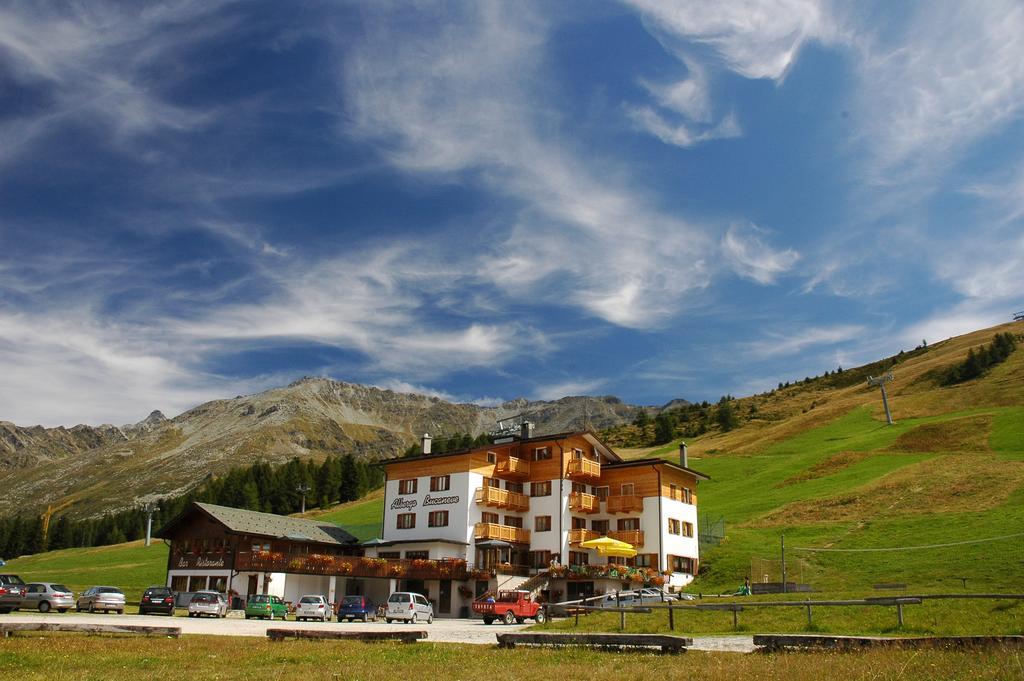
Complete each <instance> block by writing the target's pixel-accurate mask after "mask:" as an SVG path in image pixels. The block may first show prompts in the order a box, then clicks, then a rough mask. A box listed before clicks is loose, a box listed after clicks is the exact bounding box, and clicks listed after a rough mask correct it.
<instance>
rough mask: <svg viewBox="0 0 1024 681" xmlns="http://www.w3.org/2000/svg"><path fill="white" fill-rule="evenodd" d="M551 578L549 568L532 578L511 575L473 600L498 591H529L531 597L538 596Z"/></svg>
mask: <svg viewBox="0 0 1024 681" xmlns="http://www.w3.org/2000/svg"><path fill="white" fill-rule="evenodd" d="M549 579H551V574H550V573H549V572H548V571H547V570H544V571H543V572H538V573H537V574H535V575H534V576H533V577H530V578H525V577H518V576H516V577H509V578H508V579H506V580H505V581H504V582H502V583H501V584H499V585H498V587H497V588H496V589H494V590H488V591H485V592H484V593H482V594H480V595H479V596H477V597H476V598H474V599H473V600H475V601H485V600H487V598H488V597H489V596H496V595H497V592H498V591H528V592H529V593H530V596H531V597H536V596H537V593H538V592H539V591H541V590H542V589H544V587H546V586H547V585H548V580H549ZM520 580H521V581H520Z"/></svg>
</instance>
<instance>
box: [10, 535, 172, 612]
mask: <svg viewBox="0 0 1024 681" xmlns="http://www.w3.org/2000/svg"><path fill="white" fill-rule="evenodd" d="M144 543H145V542H143V541H141V540H140V541H133V542H128V543H126V544H115V545H113V546H97V547H93V548H87V549H64V550H62V551H49V552H47V553H39V554H36V555H33V556H24V557H22V558H18V559H16V560H10V561H8V562H7V565H6V566H5V567H4V568H3V569H4V571H5V572H12V573H15V574H17V575H19V576H20V577H21V578H22V579H24V580H25V581H26V582H60V583H62V584H64V585H65V586H68V587H70V588H71V589H72V590H73V591H74V592H75V594H79V593H81V592H82V591H84V590H85V589H87V588H89V587H90V586H96V585H106V586H116V587H120V589H121V590H122V591H124V593H125V599H126V601H127V603H128V608H127V609H126V611H129V612H131V611H134V609H135V606H136V605H137V604H138V602H139V598H140V597H141V596H142V591H143V590H144V589H145V588H146V587H148V586H152V585H154V584H164V583H165V582H166V580H167V545H166V544H164V543H163V542H162V541H160V540H159V539H157V540H154V541H153V544H152V545H151V546H149V547H148V548H147V547H146V546H144Z"/></svg>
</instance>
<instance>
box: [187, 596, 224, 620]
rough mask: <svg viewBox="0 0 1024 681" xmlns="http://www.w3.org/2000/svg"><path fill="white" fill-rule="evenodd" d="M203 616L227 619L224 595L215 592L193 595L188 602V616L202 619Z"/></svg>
mask: <svg viewBox="0 0 1024 681" xmlns="http://www.w3.org/2000/svg"><path fill="white" fill-rule="evenodd" d="M203 615H210V616H212V617H227V616H228V602H227V599H225V598H224V595H223V594H219V593H217V592H215V591H214V592H210V591H199V592H197V593H196V594H195V595H193V596H192V599H191V600H190V601H189V602H188V616H189V617H202V616H203Z"/></svg>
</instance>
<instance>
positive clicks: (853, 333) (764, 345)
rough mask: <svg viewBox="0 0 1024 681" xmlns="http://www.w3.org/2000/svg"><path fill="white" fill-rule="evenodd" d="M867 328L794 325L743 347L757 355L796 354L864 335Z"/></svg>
mask: <svg viewBox="0 0 1024 681" xmlns="http://www.w3.org/2000/svg"><path fill="white" fill-rule="evenodd" d="M864 332H865V328H864V327H863V326H861V325H859V324H839V325H836V326H811V327H800V326H795V325H794V326H793V327H791V328H787V329H784V330H777V331H771V332H768V333H766V334H765V336H764V338H761V339H760V340H756V341H752V342H749V343H744V344H743V347H744V349H745V350H747V351H748V352H751V353H753V354H754V355H755V356H756V357H761V358H765V357H776V356H783V355H795V354H797V353H800V352H803V351H804V350H806V349H807V348H810V347H814V346H818V345H837V344H839V343H845V342H848V341H853V340H856V339H858V338H860V337H861V336H863V334H864Z"/></svg>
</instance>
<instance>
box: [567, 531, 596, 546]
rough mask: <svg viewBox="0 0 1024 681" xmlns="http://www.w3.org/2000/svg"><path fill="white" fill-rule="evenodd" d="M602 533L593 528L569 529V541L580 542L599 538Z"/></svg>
mask: <svg viewBox="0 0 1024 681" xmlns="http://www.w3.org/2000/svg"><path fill="white" fill-rule="evenodd" d="M600 536H601V535H600V534H598V533H597V532H594V531H593V530H569V543H570V544H579V543H580V542H584V541H590V540H591V539H597V538H598V537H600Z"/></svg>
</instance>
